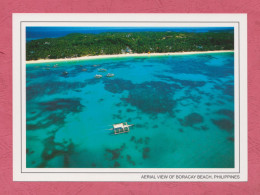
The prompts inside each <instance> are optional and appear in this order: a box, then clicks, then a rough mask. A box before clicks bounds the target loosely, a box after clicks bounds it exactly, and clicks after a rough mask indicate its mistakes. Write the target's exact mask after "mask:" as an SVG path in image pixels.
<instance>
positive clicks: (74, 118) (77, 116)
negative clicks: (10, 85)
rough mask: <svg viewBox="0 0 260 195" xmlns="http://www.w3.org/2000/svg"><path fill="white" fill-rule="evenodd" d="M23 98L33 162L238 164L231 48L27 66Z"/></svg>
mask: <svg viewBox="0 0 260 195" xmlns="http://www.w3.org/2000/svg"><path fill="white" fill-rule="evenodd" d="M55 64H57V67H56V66H55V67H53V66H54V65H55ZM95 64H99V65H100V67H94V66H93V65H95ZM98 68H106V69H107V70H108V71H107V72H106V73H99V72H98V70H97V69H98ZM64 71H66V72H68V74H67V75H65V74H63V72H64ZM108 72H109V73H114V74H115V77H112V78H107V77H103V78H101V79H95V78H94V76H95V75H96V74H103V75H105V74H107V73H108ZM26 97H27V103H26V106H27V109H26V127H27V130H26V163H27V167H28V168H35V167H39V168H40V167H46V168H47V167H50V168H64V167H70V168H113V167H115V168H232V167H234V53H230V52H227V53H211V54H192V55H178V56H177V55H176V56H148V57H124V58H109V59H96V60H81V61H66V62H65V61H64V62H55V63H42V64H27V66H26ZM120 122H128V123H129V124H134V127H132V128H131V130H130V132H129V133H127V134H120V135H112V134H111V131H109V130H107V129H109V128H111V125H112V124H114V123H120Z"/></svg>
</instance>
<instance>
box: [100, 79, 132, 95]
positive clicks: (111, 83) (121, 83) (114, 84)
mask: <svg viewBox="0 0 260 195" xmlns="http://www.w3.org/2000/svg"><path fill="white" fill-rule="evenodd" d="M103 82H104V84H105V90H107V91H109V92H111V93H122V92H123V91H124V90H131V89H133V88H134V84H132V82H131V81H128V80H123V79H114V80H111V79H106V80H104V81H103Z"/></svg>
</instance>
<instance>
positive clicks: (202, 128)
mask: <svg viewBox="0 0 260 195" xmlns="http://www.w3.org/2000/svg"><path fill="white" fill-rule="evenodd" d="M200 128H201V130H203V131H207V130H209V128H208V127H207V126H205V125H203V126H201V127H200Z"/></svg>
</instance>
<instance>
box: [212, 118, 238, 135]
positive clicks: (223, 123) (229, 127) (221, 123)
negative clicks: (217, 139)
mask: <svg viewBox="0 0 260 195" xmlns="http://www.w3.org/2000/svg"><path fill="white" fill-rule="evenodd" d="M211 121H212V122H213V124H215V125H216V126H217V127H218V128H220V129H223V130H226V131H228V132H231V131H233V130H234V123H233V121H230V120H228V119H220V120H214V119H211Z"/></svg>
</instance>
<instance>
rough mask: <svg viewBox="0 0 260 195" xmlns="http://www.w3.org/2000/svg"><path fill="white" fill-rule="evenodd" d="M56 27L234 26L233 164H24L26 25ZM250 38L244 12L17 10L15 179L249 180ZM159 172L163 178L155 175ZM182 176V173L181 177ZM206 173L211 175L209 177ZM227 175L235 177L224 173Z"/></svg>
mask: <svg viewBox="0 0 260 195" xmlns="http://www.w3.org/2000/svg"><path fill="white" fill-rule="evenodd" d="M86 24H87V25H86ZM52 25H53V26H154V27H155V26H161V27H162V26H179V27H184V26H190V27H191V26H214V27H216V26H219V27H223V26H234V30H235V48H234V52H235V110H240V112H239V113H237V112H236V113H235V142H234V143H235V168H233V169H208V168H207V169H171V168H167V169H148V168H145V169H140V168H138V169H136V168H120V169H116V168H105V169H104V168H100V169H97V168H84V169H82V168H79V169H76V168H65V169H64V168H59V169H55V168H26V167H25V164H26V163H25V157H26V152H25V144H26V139H25V137H26V136H25V128H26V127H25V124H26V123H25V116H26V115H25V111H26V109H25V105H26V104H25V93H24V92H25V90H26V89H25V74H26V72H25V43H26V42H25V27H26V26H52ZM246 37H247V16H246V15H245V14H13V179H14V180H15V181H247V95H246V94H247V38H246ZM20 62H21V63H22V64H21V63H20ZM238 83H239V84H238ZM21 95H22V97H21ZM21 124H22V127H21ZM239 124H240V125H239ZM21 128H22V132H21ZM239 128H240V131H238V129H239ZM21 138H22V139H21ZM237 140H239V141H237ZM21 146H22V147H21ZM21 148H23V150H21ZM160 175H161V176H162V177H157V176H160ZM178 175H179V176H180V177H178V178H177V176H178ZM199 175H202V176H201V177H200V176H199ZM207 175H208V176H209V175H212V177H206V176H207ZM225 175H233V176H234V177H222V176H225ZM153 176H154V177H153ZM163 176H165V177H163ZM189 176H190V177H189Z"/></svg>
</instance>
